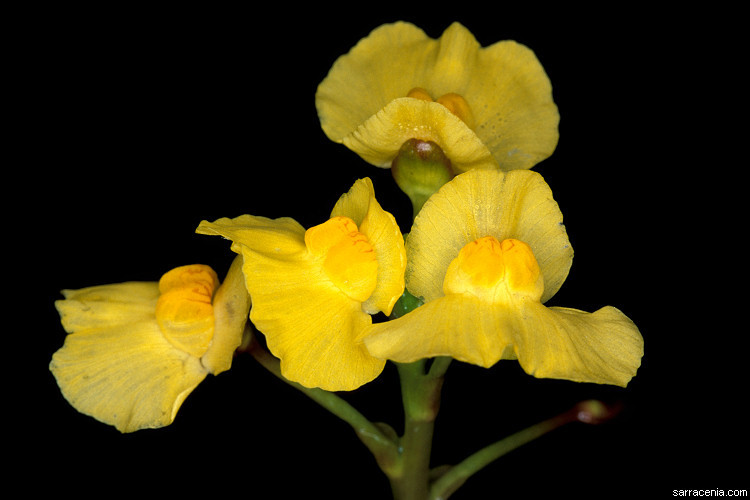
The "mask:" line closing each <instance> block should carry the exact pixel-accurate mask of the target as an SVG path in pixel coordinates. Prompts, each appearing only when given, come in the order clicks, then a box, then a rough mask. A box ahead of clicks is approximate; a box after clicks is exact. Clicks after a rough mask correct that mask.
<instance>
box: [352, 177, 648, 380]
mask: <svg viewBox="0 0 750 500" xmlns="http://www.w3.org/2000/svg"><path fill="white" fill-rule="evenodd" d="M406 249H407V257H408V265H407V268H406V285H407V289H408V290H409V291H410V292H411V293H412V294H413V295H415V296H417V297H419V298H421V299H422V300H424V302H425V303H424V305H422V306H420V307H418V308H416V309H414V310H413V311H412V312H410V313H408V314H406V315H404V316H402V317H401V318H398V319H395V320H392V321H388V322H385V323H379V324H376V325H372V326H371V327H370V328H368V329H367V330H366V331H365V332H364V333H363V335H362V338H363V339H364V342H365V345H366V346H367V348H368V350H369V351H370V353H371V354H372V355H373V356H376V357H379V358H386V359H391V360H394V361H397V362H403V363H406V362H412V361H416V360H418V359H422V358H429V357H434V356H452V357H453V358H455V359H458V360H462V361H466V362H469V363H473V364H476V365H479V366H483V367H489V366H492V365H493V364H495V363H496V362H497V361H499V360H501V359H517V360H518V362H519V363H520V365H521V367H522V368H523V369H524V370H525V371H526V372H527V373H529V374H531V375H534V376H536V377H540V378H558V379H567V380H573V381H578V382H595V383H605V384H614V385H620V386H625V385H627V383H628V382H629V381H630V379H631V378H632V377H633V376H634V375H635V373H636V370H637V369H638V367H639V366H640V360H641V357H642V355H643V339H642V337H641V335H640V332H639V331H638V329H637V328H636V326H635V325H634V324H633V322H632V321H630V319H628V318H627V317H626V316H625V315H624V314H623V313H621V312H620V311H619V310H617V309H615V308H614V307H609V306H607V307H603V308H602V309H599V310H598V311H596V312H594V313H587V312H583V311H579V310H575V309H568V308H561V307H549V308H548V307H546V306H544V305H543V303H544V302H546V301H547V300H548V299H550V298H551V297H552V296H553V295H554V294H555V293H556V292H557V290H558V289H559V288H560V286H561V285H562V283H563V281H564V280H565V278H566V277H567V275H568V271H569V269H570V266H571V263H572V258H573V250H572V248H571V246H570V242H569V241H568V237H567V233H566V230H565V227H564V226H563V224H562V214H561V213H560V210H559V208H558V206H557V203H556V202H555V201H554V200H553V198H552V193H551V192H550V189H549V187H548V186H547V184H546V183H545V182H544V180H543V179H542V177H541V176H540V175H539V174H537V173H535V172H532V171H528V170H516V171H512V172H507V173H502V172H500V171H492V170H475V171H471V172H467V173H465V174H462V175H459V176H457V177H455V178H454V179H453V180H452V181H451V182H449V183H447V184H446V185H444V186H443V188H441V189H440V191H438V192H437V193H436V194H435V195H433V196H432V197H431V198H430V199H429V200H428V201H427V203H426V204H425V205H424V208H423V209H422V211H421V212H420V213H419V215H418V216H417V217H416V219H415V221H414V226H413V228H412V230H411V232H410V233H409V235H408V237H407V240H406Z"/></svg>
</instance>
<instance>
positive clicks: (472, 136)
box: [342, 97, 497, 173]
mask: <svg viewBox="0 0 750 500" xmlns="http://www.w3.org/2000/svg"><path fill="white" fill-rule="evenodd" d="M409 139H419V140H423V141H432V142H434V143H436V144H438V145H439V146H440V147H441V148H442V150H443V152H444V153H445V155H446V156H447V157H448V158H449V159H450V161H451V167H452V168H453V170H454V171H455V172H456V173H460V172H464V171H466V170H470V169H473V168H496V167H497V161H496V160H495V158H494V157H493V156H492V153H491V152H490V150H489V149H487V147H486V146H485V144H484V143H483V142H482V140H481V139H480V138H479V137H478V136H477V135H476V133H474V131H473V130H471V129H470V128H469V127H468V126H467V125H466V123H464V122H463V120H461V118H459V117H458V116H456V115H455V114H453V113H452V112H451V111H450V110H449V109H448V108H446V107H445V106H443V105H442V104H439V103H437V102H428V101H424V100H421V99H413V98H409V97H402V98H399V99H394V100H392V101H390V102H389V103H387V104H385V105H384V107H383V108H382V109H381V110H380V111H378V113H377V114H375V115H373V116H372V117H370V118H368V119H367V120H366V121H364V122H363V123H362V124H361V125H360V126H359V127H358V128H357V129H356V130H354V131H352V132H351V133H350V134H348V135H347V136H345V137H344V138H343V140H342V142H343V143H344V145H345V146H347V147H348V148H349V149H351V150H352V151H354V152H355V153H357V154H358V155H360V156H361V157H362V159H364V160H365V161H367V162H369V163H371V164H373V165H375V166H378V167H384V168H388V167H390V166H391V162H392V161H393V159H394V158H395V157H396V155H397V154H398V151H399V149H401V146H402V145H403V144H404V142H406V141H408V140H409Z"/></svg>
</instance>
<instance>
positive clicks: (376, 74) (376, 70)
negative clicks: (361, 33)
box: [315, 22, 435, 142]
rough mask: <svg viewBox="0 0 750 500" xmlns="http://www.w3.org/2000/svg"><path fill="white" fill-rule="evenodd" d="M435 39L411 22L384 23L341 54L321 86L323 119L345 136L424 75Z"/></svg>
mask: <svg viewBox="0 0 750 500" xmlns="http://www.w3.org/2000/svg"><path fill="white" fill-rule="evenodd" d="M434 44H435V41H434V40H432V39H430V38H429V37H428V36H427V35H426V34H425V33H424V31H422V30H421V29H419V28H418V27H416V26H414V25H413V24H410V23H405V22H397V23H394V24H385V25H382V26H380V27H378V28H376V29H374V30H373V31H372V32H371V33H370V35H369V36H367V37H366V38H363V39H362V40H360V41H359V43H357V44H356V45H355V46H354V47H353V48H352V49H351V51H349V53H348V54H345V55H343V56H341V57H339V58H338V59H337V60H336V62H335V63H334V64H333V66H332V67H331V70H330V71H329V72H328V75H327V76H326V78H325V79H324V80H323V81H322V82H321V83H320V85H319V86H318V90H317V92H316V94H315V103H316V106H317V109H318V116H319V117H320V124H321V127H322V128H323V131H324V132H325V134H326V135H327V136H328V137H329V138H330V139H331V140H333V141H336V142H341V141H342V140H343V138H344V137H345V136H347V135H349V134H350V133H352V132H353V131H354V130H355V129H356V128H357V127H358V126H359V125H360V124H362V123H364V121H365V120H367V119H368V118H369V117H370V116H372V115H374V114H375V113H377V112H378V111H380V109H382V108H383V107H384V106H385V105H386V104H388V103H389V102H390V101H392V100H393V99H396V98H397V97H404V96H406V93H407V92H408V91H409V90H410V89H411V88H412V87H414V86H415V85H414V83H413V82H414V80H415V79H421V78H422V76H421V75H423V74H424V72H425V70H426V67H425V64H426V61H427V59H428V55H429V54H430V53H431V52H432V51H433V46H434Z"/></svg>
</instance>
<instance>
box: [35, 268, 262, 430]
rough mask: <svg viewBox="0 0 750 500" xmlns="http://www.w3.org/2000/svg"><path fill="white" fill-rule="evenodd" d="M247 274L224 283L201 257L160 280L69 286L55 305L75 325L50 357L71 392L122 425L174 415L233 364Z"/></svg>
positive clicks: (81, 406) (150, 424) (87, 409)
mask: <svg viewBox="0 0 750 500" xmlns="http://www.w3.org/2000/svg"><path fill="white" fill-rule="evenodd" d="M234 268H235V267H234V266H233V269H234ZM237 269H238V268H237ZM241 276H242V274H241V272H239V269H238V272H236V273H235V272H232V270H230V273H228V274H227V278H226V279H225V281H224V285H222V286H221V287H219V281H218V278H217V276H216V273H215V272H214V271H213V270H212V269H211V268H210V267H208V266H204V265H200V264H196V265H190V266H182V267H178V268H175V269H173V270H171V271H169V272H167V273H166V274H164V276H162V278H161V279H160V280H159V282H158V283H157V282H126V283H117V284H111V285H100V286H93V287H89V288H83V289H80V290H64V291H63V295H64V296H65V299H64V300H59V301H57V302H56V303H55V305H56V307H57V310H58V311H59V313H60V316H61V320H62V325H63V327H64V328H65V330H66V331H67V332H68V333H69V335H68V336H67V337H66V338H65V344H64V345H63V347H62V348H61V349H60V350H58V351H57V352H56V353H55V354H54V355H53V356H52V361H51V363H50V370H51V371H52V373H53V375H54V376H55V378H56V379H57V383H58V385H59V386H60V390H61V391H62V394H63V396H64V397H65V398H66V399H67V400H68V401H69V402H70V404H71V405H73V407H74V408H76V409H77V410H78V411H80V412H81V413H84V414H86V415H90V416H92V417H94V418H96V419H97V420H99V421H101V422H104V423H106V424H109V425H113V426H115V427H116V428H117V429H118V430H119V431H121V432H133V431H136V430H139V429H145V428H157V427H163V426H166V425H169V424H171V423H172V422H173V421H174V418H175V416H176V414H177V411H178V410H179V408H180V406H181V405H182V403H183V401H184V400H185V398H186V397H187V396H188V395H189V394H190V393H191V392H192V391H193V389H195V388H196V387H197V386H198V384H199V383H201V381H203V379H204V378H205V377H206V375H207V374H208V373H212V374H214V375H216V374H218V373H221V372H223V371H225V370H228V369H229V368H230V367H231V364H232V356H233V354H234V351H235V349H236V348H237V347H238V346H239V345H240V342H241V341H242V332H243V330H244V325H245V322H246V320H247V311H248V309H249V299H248V297H247V292H246V291H245V289H244V283H243V281H242V279H241ZM237 277H239V278H240V279H237ZM238 283H239V285H241V288H240V287H238V286H237V284H238ZM217 288H218V290H217Z"/></svg>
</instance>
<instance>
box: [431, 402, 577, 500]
mask: <svg viewBox="0 0 750 500" xmlns="http://www.w3.org/2000/svg"><path fill="white" fill-rule="evenodd" d="M578 420H579V409H578V408H574V409H572V410H570V411H568V412H565V413H563V414H561V415H558V416H556V417H553V418H550V419H548V420H545V421H543V422H539V423H538V424H536V425H532V426H531V427H528V428H526V429H523V430H521V431H519V432H516V433H515V434H512V435H510V436H508V437H506V438H504V439H501V440H500V441H497V442H495V443H493V444H491V445H489V446H486V447H485V448H482V449H481V450H479V451H477V452H476V453H474V454H473V455H471V456H469V457H468V458H466V459H465V460H464V461H462V462H461V463H459V464H457V465H455V466H454V467H451V468H450V469H449V470H448V471H447V472H446V473H445V474H443V475H442V476H440V478H439V479H437V480H436V481H435V482H434V483H433V484H432V488H431V490H430V496H429V500H445V499H446V498H448V497H449V496H450V495H451V494H453V493H454V492H455V491H456V490H457V489H458V488H459V487H460V486H461V485H462V484H464V483H465V482H466V480H467V479H469V477H471V476H472V475H474V474H475V473H476V472H478V471H479V470H481V469H482V468H484V467H485V466H487V465H488V464H490V463H491V462H493V461H495V460H497V459H498V458H500V457H502V456H503V455H505V454H507V453H509V452H511V451H513V450H515V449H516V448H518V447H520V446H523V445H524V444H526V443H529V442H531V441H533V440H535V439H537V438H539V437H541V436H543V435H544V434H547V433H548V432H550V431H553V430H555V429H558V428H560V427H562V426H563V425H566V424H569V423H571V422H576V421H578Z"/></svg>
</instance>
